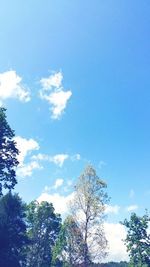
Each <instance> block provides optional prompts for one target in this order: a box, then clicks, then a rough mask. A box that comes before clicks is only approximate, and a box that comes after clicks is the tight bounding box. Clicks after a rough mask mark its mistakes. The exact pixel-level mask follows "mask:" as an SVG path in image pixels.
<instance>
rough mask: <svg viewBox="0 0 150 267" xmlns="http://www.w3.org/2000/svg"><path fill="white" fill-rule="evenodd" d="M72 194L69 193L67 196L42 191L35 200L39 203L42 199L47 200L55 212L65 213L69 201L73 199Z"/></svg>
mask: <svg viewBox="0 0 150 267" xmlns="http://www.w3.org/2000/svg"><path fill="white" fill-rule="evenodd" d="M73 195H74V193H71V194H70V195H67V196H63V195H60V194H58V193H54V194H48V193H42V194H41V196H40V197H39V198H38V199H37V201H38V202H39V203H40V202H42V201H47V202H49V203H52V204H53V206H54V208H55V211H56V212H57V213H60V214H65V213H67V212H68V205H69V201H70V200H71V199H73Z"/></svg>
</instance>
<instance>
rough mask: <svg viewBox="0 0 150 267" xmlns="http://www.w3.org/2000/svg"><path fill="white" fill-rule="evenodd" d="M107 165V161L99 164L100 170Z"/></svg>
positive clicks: (101, 161)
mask: <svg viewBox="0 0 150 267" xmlns="http://www.w3.org/2000/svg"><path fill="white" fill-rule="evenodd" d="M106 165H107V163H106V162H105V161H103V160H100V162H99V164H98V168H99V169H102V167H104V166H106Z"/></svg>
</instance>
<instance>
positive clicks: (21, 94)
mask: <svg viewBox="0 0 150 267" xmlns="http://www.w3.org/2000/svg"><path fill="white" fill-rule="evenodd" d="M149 25H150V3H149V1H148V0H145V1H143V2H142V3H141V1H139V0H136V1H135V0H133V1H129V0H126V1H120V0H115V1H110V0H108V1H103V0H94V1H92V2H91V1H85V0H82V1H79V0H76V1H69V0H61V1H58V0H55V1H48V0H47V1H46V0H45V1H43V2H41V1H35V0H33V1H29V0H27V1H25V2H23V1H18V0H15V1H13V2H11V1H8V0H6V1H5V2H4V1H1V8H0V40H1V41H0V62H1V64H0V103H1V105H5V106H6V107H7V116H8V121H9V123H10V125H11V127H12V128H13V129H14V130H15V133H16V138H17V139H16V140H17V142H18V146H19V148H20V150H21V155H20V157H21V158H20V160H21V164H20V167H19V169H18V185H17V187H16V191H17V192H19V194H20V195H21V196H22V198H23V200H24V201H27V202H29V201H31V200H33V199H39V198H41V199H42V198H44V197H45V198H46V197H47V199H49V201H53V200H54V203H55V205H56V206H57V208H58V209H59V208H60V206H61V204H60V202H61V201H63V202H61V203H64V204H63V205H64V206H65V203H66V199H67V198H69V197H70V196H71V193H72V191H73V184H74V183H75V181H76V179H77V177H78V176H79V175H80V173H81V172H82V170H83V169H84V167H85V166H86V165H87V164H88V163H91V164H92V165H93V166H94V168H95V169H96V170H97V173H98V174H99V176H100V177H102V178H103V179H104V180H105V181H106V182H107V184H108V190H107V191H108V193H109V196H110V197H111V201H110V206H109V207H108V219H107V222H108V225H107V227H109V226H110V228H109V229H111V227H112V228H113V230H114V229H116V228H115V227H119V226H118V222H119V221H120V220H123V219H124V218H126V217H128V216H129V215H130V211H134V210H135V211H136V212H137V213H138V214H143V213H144V210H145V208H148V209H149V205H148V203H149V196H150V180H149V176H150V168H149V162H150V152H149V151H150V138H149V136H150V124H149V117H150V105H149V102H150V90H149V87H150V80H149V72H150V53H149V49H150V28H149ZM62 212H65V209H63V210H62ZM122 230H123V229H121V230H120V231H122ZM108 232H109V231H108ZM113 238H114V237H112V239H113ZM118 242H120V241H118ZM111 252H112V254H111V255H112V258H111V256H110V259H116V260H119V259H120V258H119V256H118V255H119V254H120V255H121V256H122V258H123V257H125V256H124V255H125V252H124V251H123V248H122V251H118V252H116V254H115V255H114V254H113V253H114V251H111ZM117 253H118V254H117ZM121 253H122V254H121Z"/></svg>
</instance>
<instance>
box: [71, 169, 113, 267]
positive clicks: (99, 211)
mask: <svg viewBox="0 0 150 267" xmlns="http://www.w3.org/2000/svg"><path fill="white" fill-rule="evenodd" d="M106 187H107V186H106V183H105V182H104V181H103V180H101V179H100V178H99V177H98V176H97V174H96V171H95V170H94V169H93V167H92V166H87V168H86V169H85V170H84V172H83V174H81V176H80V177H79V179H78V181H77V184H76V186H75V194H74V199H73V200H72V201H71V203H70V211H71V213H72V216H73V218H74V221H75V222H76V224H77V225H78V227H79V229H80V231H81V233H82V235H83V242H84V250H83V262H82V266H85V267H87V266H88V265H89V264H90V263H91V262H92V261H94V260H98V261H100V259H101V258H103V257H105V256H106V248H107V240H106V238H105V234H104V230H103V221H104V211H105V206H106V203H108V201H109V198H108V195H107V193H106V192H105V188H106Z"/></svg>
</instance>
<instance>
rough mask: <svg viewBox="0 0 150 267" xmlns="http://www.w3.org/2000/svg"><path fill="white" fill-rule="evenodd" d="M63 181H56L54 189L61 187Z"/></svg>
mask: <svg viewBox="0 0 150 267" xmlns="http://www.w3.org/2000/svg"><path fill="white" fill-rule="evenodd" d="M63 182H64V180H63V179H57V180H56V181H55V184H54V189H57V188H58V187H60V186H62V185H63Z"/></svg>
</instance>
